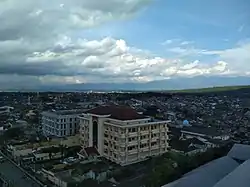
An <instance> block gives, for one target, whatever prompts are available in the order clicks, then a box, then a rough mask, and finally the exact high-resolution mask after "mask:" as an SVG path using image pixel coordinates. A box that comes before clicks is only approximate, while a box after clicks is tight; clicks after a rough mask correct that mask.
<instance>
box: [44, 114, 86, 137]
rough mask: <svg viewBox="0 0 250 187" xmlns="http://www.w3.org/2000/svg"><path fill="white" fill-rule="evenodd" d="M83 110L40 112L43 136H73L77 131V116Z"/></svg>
mask: <svg viewBox="0 0 250 187" xmlns="http://www.w3.org/2000/svg"><path fill="white" fill-rule="evenodd" d="M82 112H84V111H83V110H60V111H49V112H42V130H43V134H44V135H45V136H51V135H52V136H57V137H64V136H73V135H75V134H76V133H78V132H79V118H78V116H79V115H80V114H81V113H82Z"/></svg>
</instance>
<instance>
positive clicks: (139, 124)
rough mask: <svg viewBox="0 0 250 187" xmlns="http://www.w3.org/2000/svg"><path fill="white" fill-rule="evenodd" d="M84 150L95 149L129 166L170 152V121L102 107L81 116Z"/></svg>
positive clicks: (117, 107) (127, 110) (120, 108)
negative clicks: (85, 148)
mask: <svg viewBox="0 0 250 187" xmlns="http://www.w3.org/2000/svg"><path fill="white" fill-rule="evenodd" d="M79 118H80V137H81V140H80V141H81V144H82V146H83V147H95V148H96V149H97V150H98V152H99V153H100V154H101V155H102V156H104V157H106V158H107V159H109V160H111V161H113V162H115V163H118V164H121V165H128V164H132V163H136V162H140V161H143V160H145V159H146V158H148V157H150V156H155V155H160V154H163V153H165V152H167V151H168V149H169V144H168V140H169V137H168V122H169V121H154V120H152V119H151V118H148V117H145V116H143V115H140V114H138V113H137V112H136V111H135V110H133V109H131V108H128V107H120V106H101V107H97V108H95V109H92V110H89V111H87V112H85V113H84V114H82V115H81V116H79Z"/></svg>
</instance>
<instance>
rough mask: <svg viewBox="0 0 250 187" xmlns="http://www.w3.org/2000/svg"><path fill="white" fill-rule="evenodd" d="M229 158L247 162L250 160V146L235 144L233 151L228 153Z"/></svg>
mask: <svg viewBox="0 0 250 187" xmlns="http://www.w3.org/2000/svg"><path fill="white" fill-rule="evenodd" d="M227 156H229V157H231V158H234V159H238V160H242V161H246V160H248V159H250V145H243V144H234V146H233V147H232V149H231V150H230V151H229V152H228V154H227Z"/></svg>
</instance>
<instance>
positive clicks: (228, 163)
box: [171, 156, 239, 187]
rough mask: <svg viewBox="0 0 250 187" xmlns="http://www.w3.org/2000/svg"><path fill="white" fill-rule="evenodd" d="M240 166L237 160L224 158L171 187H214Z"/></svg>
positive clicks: (193, 172) (188, 175) (190, 174)
mask: <svg viewBox="0 0 250 187" xmlns="http://www.w3.org/2000/svg"><path fill="white" fill-rule="evenodd" d="M238 166H239V164H238V163H237V162H236V161H235V160H233V159H232V158H230V157H228V156H224V157H221V158H219V159H216V160H213V161H211V162H209V163H207V164H205V165H203V166H201V167H199V168H197V169H195V170H193V171H191V172H189V173H187V174H186V175H184V177H182V178H181V179H179V180H178V182H177V183H176V184H175V185H173V186H171V187H201V186H202V187H212V186H213V185H215V184H216V183H217V182H218V181H219V180H221V179H222V178H223V177H225V176H226V175H227V174H228V173H230V172H232V171H233V170H234V169H235V168H236V167H238Z"/></svg>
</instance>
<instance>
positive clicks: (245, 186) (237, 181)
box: [214, 160, 250, 187]
mask: <svg viewBox="0 0 250 187" xmlns="http://www.w3.org/2000/svg"><path fill="white" fill-rule="evenodd" d="M249 173H250V160H247V161H245V162H244V163H243V164H241V165H240V166H239V167H237V168H236V169H235V170H234V171H232V172H231V173H229V174H228V175H227V176H225V177H224V178H223V179H222V180H220V181H219V182H218V183H216V185H214V187H236V186H239V187H249V186H250V175H249Z"/></svg>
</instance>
